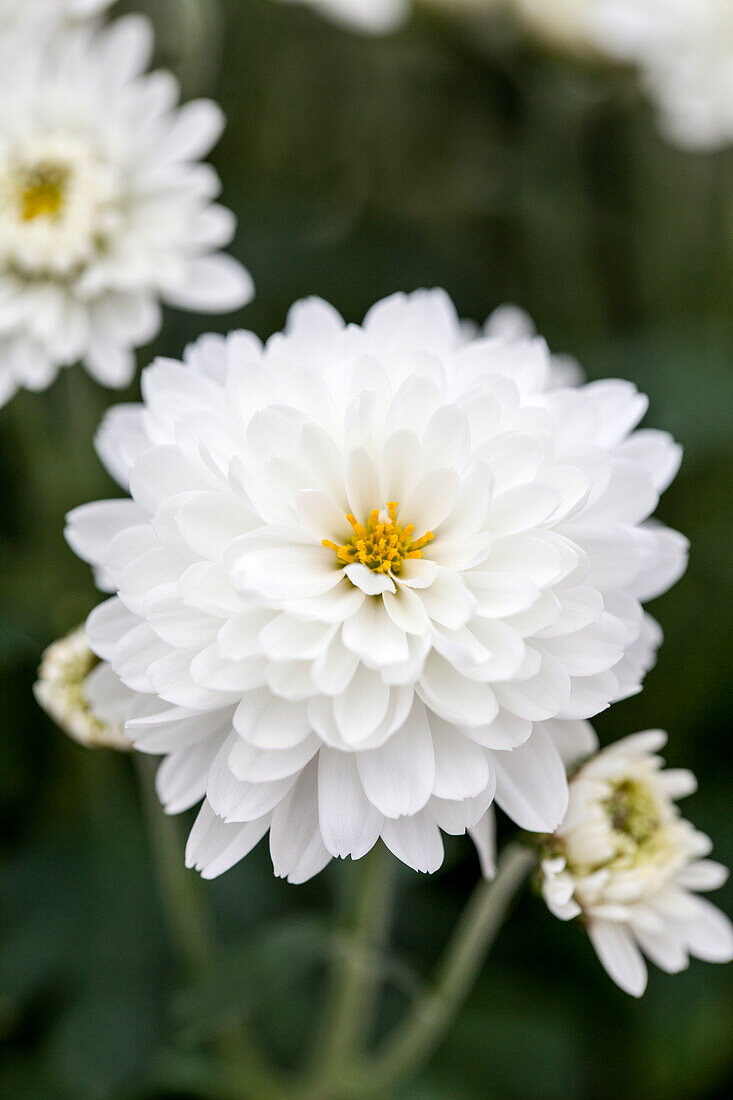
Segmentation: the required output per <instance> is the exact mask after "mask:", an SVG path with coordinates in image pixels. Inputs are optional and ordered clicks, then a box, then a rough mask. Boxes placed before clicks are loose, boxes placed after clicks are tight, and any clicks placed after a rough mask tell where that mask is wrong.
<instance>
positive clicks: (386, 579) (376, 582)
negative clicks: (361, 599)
mask: <svg viewBox="0 0 733 1100" xmlns="http://www.w3.org/2000/svg"><path fill="white" fill-rule="evenodd" d="M344 573H345V574H346V576H347V577H348V578H349V580H350V581H351V583H352V584H355V585H356V587H357V588H360V589H361V590H362V592H364V593H365V594H366V595H367V596H381V594H382V593H383V592H394V590H395V583H394V581H393V580H392V578H391V577H390V575H389V573H377V572H375V571H374V570H373V569H369V568H368V567H367V566H366V565H362V564H361V562H354V563H353V564H352V565H347V566H346V568H345V569H344Z"/></svg>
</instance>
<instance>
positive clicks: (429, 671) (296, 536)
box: [68, 291, 686, 881]
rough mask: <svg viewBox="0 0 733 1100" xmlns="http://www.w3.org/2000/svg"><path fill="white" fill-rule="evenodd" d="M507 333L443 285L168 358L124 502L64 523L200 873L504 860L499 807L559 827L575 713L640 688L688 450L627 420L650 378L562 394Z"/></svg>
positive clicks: (129, 470)
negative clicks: (351, 320) (197, 809)
mask: <svg viewBox="0 0 733 1100" xmlns="http://www.w3.org/2000/svg"><path fill="white" fill-rule="evenodd" d="M510 320H511V315H510ZM511 329H512V326H511V325H509V324H508V322H507V320H506V316H505V317H504V321H503V323H502V324H501V325H499V326H498V331H499V332H500V333H501V332H503V333H505V334H504V335H489V336H486V335H477V336H475V337H474V338H470V337H469V335H468V334H467V329H466V326H464V325H462V324H461V323H460V322H459V319H458V317H457V316H456V313H455V310H454V309H453V306H452V304H451V302H450V300H449V299H448V298H447V296H446V295H445V294H444V293H443V292H442V291H431V292H425V291H423V292H418V293H416V294H414V295H411V296H409V297H405V296H403V295H397V296H395V297H393V298H389V299H387V300H386V301H384V302H381V303H379V304H378V305H377V306H375V307H374V308H373V309H372V310H371V311H370V312H369V314H368V316H367V318H366V320H365V322H364V324H363V326H362V327H357V326H355V325H348V326H347V325H345V324H344V322H343V320H342V319H341V317H340V316H339V315H338V314H337V313H336V312H335V310H333V309H332V308H331V307H329V306H328V305H326V304H325V303H324V302H321V301H318V300H309V301H305V302H301V303H299V304H298V305H296V306H295V307H294V308H293V310H292V311H291V314H290V317H289V319H288V325H287V328H286V331H285V332H284V333H282V334H278V335H276V336H273V337H272V338H271V339H270V340H269V341H268V342H267V344H266V345H265V346H264V347H263V346H262V345H261V344H260V342H259V341H258V340H257V339H256V338H255V337H254V336H253V335H252V334H251V333H234V334H233V335H232V336H230V337H229V339H227V340H224V339H221V338H218V337H205V338H204V339H202V340H201V341H199V343H198V344H196V345H194V346H193V347H191V348H189V349H188V351H187V353H186V356H185V363H184V364H180V363H175V362H170V361H162V362H158V363H157V364H155V365H154V366H152V367H151V368H149V369H148V370H147V371H146V372H145V373H144V376H143V394H144V404H143V405H141V406H127V407H120V408H118V409H116V410H113V411H112V413H111V414H110V415H109V417H108V419H107V420H106V422H105V424H104V426H103V428H102V430H101V432H100V435H99V438H98V449H99V452H100V455H101V456H102V458H103V460H104V461H105V463H106V465H107V467H108V469H109V470H110V471H111V472H112V473H113V475H114V476H116V477H117V479H118V480H119V482H120V483H121V484H122V485H123V486H124V487H125V488H128V486H129V492H130V495H131V497H132V499H131V500H121V501H104V502H100V503H96V504H90V505H86V506H84V507H82V508H79V509H77V510H76V511H75V512H73V513H72V514H71V515H70V517H69V529H68V537H69V541H70V543H71V545H72V546H73V548H74V549H75V550H76V551H77V553H79V554H80V555H81V556H82V557H83V558H85V559H86V560H87V561H90V562H92V563H93V564H94V565H95V566H96V568H97V575H98V578H99V583H100V584H101V585H102V586H103V587H105V588H107V589H108V590H109V591H111V592H114V593H115V595H114V596H113V597H112V598H111V599H110V600H108V601H107V602H106V603H104V604H102V605H101V606H100V607H99V608H98V609H97V610H96V611H94V612H93V613H92V615H91V616H90V619H89V621H88V623H87V632H88V636H89V639H90V642H91V645H92V647H93V648H94V650H95V651H96V652H97V653H98V654H99V656H100V657H101V658H102V659H103V660H104V661H105V662H108V663H109V672H108V676H109V685H110V690H111V693H112V696H113V703H114V700H116V699H119V698H120V684H122V685H123V687H124V691H127V692H130V691H131V692H133V693H134V694H135V699H136V705H137V706H138V708H139V717H138V718H137V719H136V720H134V721H133V722H132V723H131V724H129V725H128V733H129V734H130V736H131V737H132V738H133V740H134V741H135V743H136V745H137V747H138V748H140V749H142V750H143V751H146V752H151V753H165V754H167V759H166V761H165V762H164V764H163V765H162V767H161V770H160V773H159V783H158V788H159V793H160V797H161V799H162V801H163V802H164V804H165V806H166V808H167V809H168V810H169V811H170V812H177V811H180V810H183V809H185V808H187V807H188V806H191V805H192V804H194V803H195V802H197V801H198V800H199V799H201V798H204V797H205V802H204V806H203V809H202V811H201V814H200V817H199V819H198V822H197V824H196V826H195V828H194V831H193V833H192V836H191V840H190V843H189V850H188V859H189V862H191V863H195V864H196V865H197V866H198V867H199V868H201V869H202V870H203V872H204V873H205V874H208V875H214V874H217V873H220V872H221V871H222V870H225V869H226V867H228V866H231V864H232V863H234V862H235V861H236V860H237V859H239V858H241V856H242V855H244V854H245V853H246V852H247V851H248V850H249V849H250V848H251V847H252V846H253V845H254V844H255V843H256V842H257V841H258V840H259V838H260V837H261V836H262V835H263V834H264V833H265V832H267V830H268V829H269V830H270V847H271V851H272V856H273V861H274V865H275V870H276V872H277V873H278V874H279V875H286V876H288V877H289V878H290V879H291V881H301V880H303V879H305V878H308V877H309V876H310V875H312V874H314V873H316V872H317V871H318V870H319V869H320V868H321V867H322V866H323V865H324V864H325V863H326V862H327V861H328V860H329V859H330V858H331V856H347V855H351V856H353V857H354V858H359V857H360V856H362V855H364V854H365V852H367V851H368V850H369V849H370V848H371V847H372V845H373V844H374V843H375V842H376V841H377V839H378V838H379V837H380V836H381V837H382V839H383V841H384V842H385V844H386V845H387V846H388V847H389V848H390V849H391V850H392V851H393V852H394V853H395V855H397V856H398V857H399V858H400V859H402V860H404V861H405V862H406V863H408V864H410V865H411V866H413V867H415V868H417V869H420V870H423V871H432V870H435V869H436V868H437V867H438V866H439V865H440V863H441V861H442V858H443V845H442V840H441V835H440V830H441V829H442V830H444V831H446V832H449V833H463V832H465V831H466V829H473V830H475V837H476V839H477V840H478V842H479V845H480V847H481V849H482V851H483V853H484V856H485V857H487V854H488V849H489V834H490V828H491V820H490V817H488V816H487V810H488V808H489V806H490V804H491V803H492V801H493V799H494V797H496V801H497V802H498V804H499V805H500V806H501V807H502V808H503V809H504V810H505V811H506V812H507V813H509V814H510V815H511V816H512V817H513V818H514V819H515V821H517V822H518V823H519V824H520V825H522V826H523V827H524V828H527V829H531V830H535V831H540V832H545V831H551V830H552V829H554V828H555V827H556V826H557V824H558V823H559V822H560V821H561V820H562V817H563V815H564V813H565V809H566V805H567V797H568V791H567V780H566V772H565V766H564V763H563V759H562V757H563V755H564V756H565V757H566V759H567V758H571V757H575V756H578V755H579V754H583V753H584V752H587V751H588V750H589V748H590V747H592V745H593V740H592V733H591V732H590V731H589V729H588V727H587V724H586V723H585V722H584V719H587V718H588V717H590V716H591V715H594V714H597V713H598V712H599V711H600V710H603V709H604V708H605V707H606V706H608V705H609V703H611V702H613V701H614V700H617V699H621V698H624V697H625V696H628V695H630V694H633V693H634V692H636V691H637V690H638V689H639V686H640V684H641V681H642V678H643V676H644V673H645V672H646V670H647V669H648V668H649V666H650V665H651V664H652V663H653V660H654V652H655V648H656V645H657V643H658V641H659V630H658V627H657V626H656V624H655V623H654V621H653V620H652V619H650V618H649V617H648V616H647V615H645V614H644V612H643V610H642V607H641V601H643V600H647V599H651V598H652V597H654V596H656V595H658V594H659V593H660V592H663V591H664V590H665V589H666V588H668V587H669V585H670V584H672V583H673V581H674V580H676V578H677V577H678V576H679V575H680V573H681V572H682V570H683V569H684V564H685V557H686V543H685V540H684V539H683V538H682V537H681V536H680V535H677V534H676V533H674V532H672V531H670V530H668V529H667V528H665V527H663V526H661V525H660V524H657V523H654V522H648V517H649V516H650V515H651V513H652V512H653V511H654V509H655V507H656V503H657V500H658V497H659V493H660V492H661V491H662V489H664V487H665V486H666V485H667V484H668V482H669V481H670V480H671V478H672V477H673V476H674V473H675V471H676V469H677V466H678V462H679V449H678V448H677V447H676V445H675V444H674V443H673V442H672V440H671V439H670V437H669V436H667V435H666V434H664V433H660V432H655V431H634V429H635V427H636V425H637V423H638V421H639V420H640V419H641V417H642V416H643V415H644V412H645V410H646V406H647V402H646V399H645V398H644V397H643V396H641V395H640V394H638V393H637V391H636V389H635V388H634V387H633V386H632V385H630V384H628V383H625V382H620V381H607V382H597V383H592V384H590V385H587V386H581V387H573V386H568V385H565V384H564V383H565V380H566V378H567V377H568V366H567V364H566V363H560V364H557V365H556V364H555V363H554V362H553V360H552V358H551V357H550V355H549V353H548V351H547V347H546V345H545V343H544V342H543V341H542V340H541V339H538V338H531V337H524V336H522V335H520V334H517V335H514V336H513V335H510V333H511ZM490 331H494V332H495V331H497V325H496V324H494V325H492V326H491V330H490ZM99 687H100V679H99V676H98V678H97V683H96V686H95V690H96V694H97V698H99ZM123 694H124V692H123Z"/></svg>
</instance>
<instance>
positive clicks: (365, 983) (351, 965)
mask: <svg viewBox="0 0 733 1100" xmlns="http://www.w3.org/2000/svg"><path fill="white" fill-rule="evenodd" d="M392 862H393V861H392V859H391V857H390V856H389V853H388V852H387V850H386V848H384V847H383V845H381V844H378V845H377V846H376V847H374V848H373V849H372V851H371V852H370V853H369V855H367V856H365V857H364V858H363V860H361V861H360V862H359V864H357V866H356V867H355V868H354V871H355V872H357V873H358V875H359V881H358V885H357V889H356V893H355V895H354V898H353V899H352V900H350V904H349V916H348V925H349V927H348V929H347V931H346V935H345V937H344V939H343V940H342V941H341V942H339V943H338V944H337V946H336V953H335V957H334V967H333V991H332V995H331V1004H330V1008H329V1010H328V1013H327V1017H326V1020H327V1032H326V1034H325V1036H324V1040H323V1043H322V1047H321V1050H322V1053H321V1059H320V1064H319V1067H318V1080H319V1081H320V1082H322V1086H323V1090H324V1091H323V1093H322V1095H330V1093H328V1091H327V1083H329V1082H333V1083H334V1084H335V1083H337V1082H338V1081H339V1080H340V1079H341V1078H342V1075H343V1074H344V1072H345V1071H346V1068H347V1067H348V1066H349V1065H350V1064H351V1062H352V1060H353V1059H354V1058H355V1057H356V1056H357V1055H358V1052H359V1051H360V1049H361V1047H362V1044H363V1043H364V1041H365V1039H366V1038H368V1028H369V1024H370V1022H371V1010H372V1008H373V1002H374V997H375V994H376V990H377V987H378V983H379V973H378V967H377V966H376V965H375V955H376V953H377V952H378V951H379V950H380V948H381V947H382V944H383V939H384V936H385V933H386V929H387V924H388V921H389V912H390V900H391V893H392V871H393V867H392Z"/></svg>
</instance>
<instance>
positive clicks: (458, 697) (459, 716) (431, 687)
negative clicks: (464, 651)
mask: <svg viewBox="0 0 733 1100" xmlns="http://www.w3.org/2000/svg"><path fill="white" fill-rule="evenodd" d="M418 691H419V694H420V696H421V698H422V699H424V701H425V702H426V703H427V704H428V706H429V707H430V708H431V710H434V711H435V712H436V713H437V714H439V715H440V717H441V718H445V719H446V721H448V722H455V723H456V725H459V726H460V725H464V726H466V727H470V728H475V727H477V726H488V725H490V724H491V723H492V722H493V720H494V718H495V717H496V715H497V713H498V709H499V708H498V705H497V702H496V696H495V695H494V692H493V691H492V690H491V688H490V687H489V685H488V684H481V683H478V682H477V681H475V680H468V679H467V678H466V677H465V676H461V674H460V673H459V672H458V671H457V669H455V668H454V667H453V665H451V664H449V663H448V661H445V660H444V659H443V658H442V657H440V656H439V655H438V654H437V653H435V652H433V653H431V654H430V656H429V657H428V659H427V661H426V662H425V667H424V669H423V674H422V676H421V677H420V681H419V685H418Z"/></svg>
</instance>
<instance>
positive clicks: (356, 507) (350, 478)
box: [346, 447, 384, 523]
mask: <svg viewBox="0 0 733 1100" xmlns="http://www.w3.org/2000/svg"><path fill="white" fill-rule="evenodd" d="M346 493H347V496H348V498H349V505H350V507H351V511H352V512H353V514H354V515H355V516H356V518H357V519H358V520H359V521H360V522H362V523H365V522H366V520H367V519H368V518H369V516H370V514H371V512H372V510H373V509H374V508H381V507H382V505H383V503H384V501H382V499H381V496H382V492H381V485H380V481H379V473H378V471H377V467H376V465H375V464H374V459H373V458H372V456H371V455H370V454H369V452H368V451H366V450H365V449H364V448H363V447H357V448H356V450H355V451H352V453H351V455H350V456H349V462H348V466H347V471H346Z"/></svg>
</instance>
